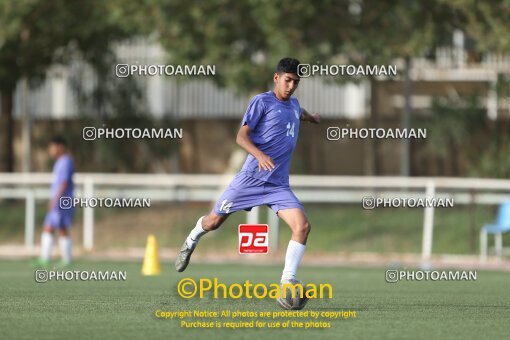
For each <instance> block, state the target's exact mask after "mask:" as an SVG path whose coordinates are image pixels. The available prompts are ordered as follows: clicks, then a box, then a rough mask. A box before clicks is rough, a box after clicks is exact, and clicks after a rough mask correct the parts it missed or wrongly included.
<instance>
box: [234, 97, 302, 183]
mask: <svg viewBox="0 0 510 340" xmlns="http://www.w3.org/2000/svg"><path fill="white" fill-rule="evenodd" d="M300 118H301V108H300V107H299V102H298V100H297V99H296V98H294V97H291V99H290V100H287V101H282V100H279V99H278V98H276V95H275V94H274V92H273V91H268V92H265V93H261V94H259V95H257V96H255V97H254V98H253V99H252V100H251V102H250V104H249V105H248V109H247V110H246V113H245V115H244V118H243V125H248V127H249V128H250V130H251V131H250V135H249V137H250V139H251V141H252V142H253V144H255V146H256V147H257V148H258V149H260V151H262V152H263V153H265V154H266V155H268V156H269V157H271V158H272V159H273V161H274V165H275V168H274V169H273V170H272V171H267V170H264V169H261V170H260V171H259V168H258V164H259V163H258V161H257V159H256V158H255V157H253V156H252V155H251V154H250V155H248V157H247V158H246V161H245V162H244V165H243V167H242V169H241V171H240V172H242V173H244V174H245V175H246V176H248V177H252V178H257V179H259V180H262V181H264V182H270V183H273V184H277V185H289V168H290V160H291V158H292V153H293V152H294V148H295V147H296V142H297V138H298V132H299V122H300Z"/></svg>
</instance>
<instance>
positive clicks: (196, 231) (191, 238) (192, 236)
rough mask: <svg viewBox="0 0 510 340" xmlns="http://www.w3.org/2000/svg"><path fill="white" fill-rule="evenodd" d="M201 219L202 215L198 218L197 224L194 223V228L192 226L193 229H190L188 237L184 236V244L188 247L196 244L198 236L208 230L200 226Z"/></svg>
mask: <svg viewBox="0 0 510 340" xmlns="http://www.w3.org/2000/svg"><path fill="white" fill-rule="evenodd" d="M203 219H204V216H202V217H200V218H199V219H198V221H197V224H196V225H195V228H193V230H191V232H190V233H189V235H188V238H186V244H187V245H188V247H190V248H194V247H195V246H196V245H197V243H198V240H200V238H201V237H202V236H203V235H205V234H207V232H208V230H204V229H203V228H202V220H203Z"/></svg>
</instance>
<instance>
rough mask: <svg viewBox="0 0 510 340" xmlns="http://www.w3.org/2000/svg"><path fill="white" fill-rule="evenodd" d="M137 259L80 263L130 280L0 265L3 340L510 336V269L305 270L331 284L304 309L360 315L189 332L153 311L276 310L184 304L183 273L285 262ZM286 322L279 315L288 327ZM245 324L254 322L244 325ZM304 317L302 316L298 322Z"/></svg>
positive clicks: (249, 303)
mask: <svg viewBox="0 0 510 340" xmlns="http://www.w3.org/2000/svg"><path fill="white" fill-rule="evenodd" d="M140 268H141V265H140V264H139V263H115V262H101V263H99V262H79V263H77V264H75V265H74V266H73V268H72V270H110V271H112V270H125V271H127V281H125V282H94V281H88V282H80V281H71V282H62V281H52V282H47V283H36V282H35V280H34V272H35V269H34V268H32V267H31V266H30V264H29V262H27V261H1V262H0V277H1V280H0V301H1V302H0V305H1V308H0V330H1V337H2V338H3V339H79V338H83V339H113V338H119V339H179V338H181V339H197V338H209V339H255V338H260V337H263V338H264V339H306V338H311V339H481V338H485V339H498V338H506V337H508V315H510V294H509V293H508V287H509V283H510V273H502V272H489V271H478V275H477V281H476V282H424V281H422V282H399V283H394V284H391V283H386V282H385V279H384V276H385V269H383V268H380V269H367V268H363V269H362V268H333V267H302V268H300V272H299V274H300V275H299V276H300V278H301V279H303V280H304V281H305V282H315V283H320V282H322V283H330V284H331V285H332V286H333V288H334V297H333V299H332V300H312V301H310V302H309V304H308V305H307V306H306V307H305V310H313V311H319V312H321V311H340V310H352V311H356V312H357V317H356V318H351V319H347V320H343V319H337V320H332V321H331V328H329V329H312V330H310V329H308V330H305V329H236V330H232V329H185V328H181V327H180V322H179V320H175V319H173V320H170V319H168V320H164V319H158V318H156V317H155V311H156V310H158V309H159V310H165V311H184V310H193V309H196V310H218V311H219V310H224V309H230V310H232V311H235V310H242V311H246V310H248V311H259V312H260V311H279V310H280V308H279V307H278V306H276V304H275V302H274V301H272V300H249V299H239V300H232V299H226V300H225V299H219V300H214V299H212V298H211V297H210V296H207V297H206V298H204V299H198V298H194V299H190V300H185V299H183V298H181V297H179V296H178V295H177V290H176V286H177V282H178V280H179V279H180V278H183V277H193V278H196V279H198V278H200V277H208V278H213V277H218V279H219V280H220V281H221V282H223V283H227V284H228V283H235V282H238V283H243V282H244V281H245V280H247V279H249V280H250V281H251V282H253V283H259V282H260V283H271V282H274V280H275V279H278V278H279V274H280V271H281V267H280V266H257V265H253V266H252V265H203V264H192V265H191V266H190V267H189V268H188V270H187V271H186V272H185V273H183V274H179V275H178V274H177V273H175V272H174V271H173V270H171V269H172V267H171V264H168V263H166V264H163V274H162V275H161V276H157V277H143V276H141V274H140ZM288 319H289V318H284V319H281V320H282V321H284V320H288ZM244 320H245V321H247V320H250V319H244ZM301 321H305V320H301Z"/></svg>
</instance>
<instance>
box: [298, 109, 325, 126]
mask: <svg viewBox="0 0 510 340" xmlns="http://www.w3.org/2000/svg"><path fill="white" fill-rule="evenodd" d="M301 120H302V121H304V122H310V123H314V124H319V123H320V121H321V115H320V114H319V113H313V114H311V113H309V112H308V111H306V110H305V109H304V108H302V111H301Z"/></svg>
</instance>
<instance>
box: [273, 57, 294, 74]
mask: <svg viewBox="0 0 510 340" xmlns="http://www.w3.org/2000/svg"><path fill="white" fill-rule="evenodd" d="M299 64H300V63H299V60H297V59H294V58H283V59H282V60H280V61H279V62H278V65H277V66H276V72H277V73H278V74H282V73H295V74H297V71H298V65H299Z"/></svg>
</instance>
